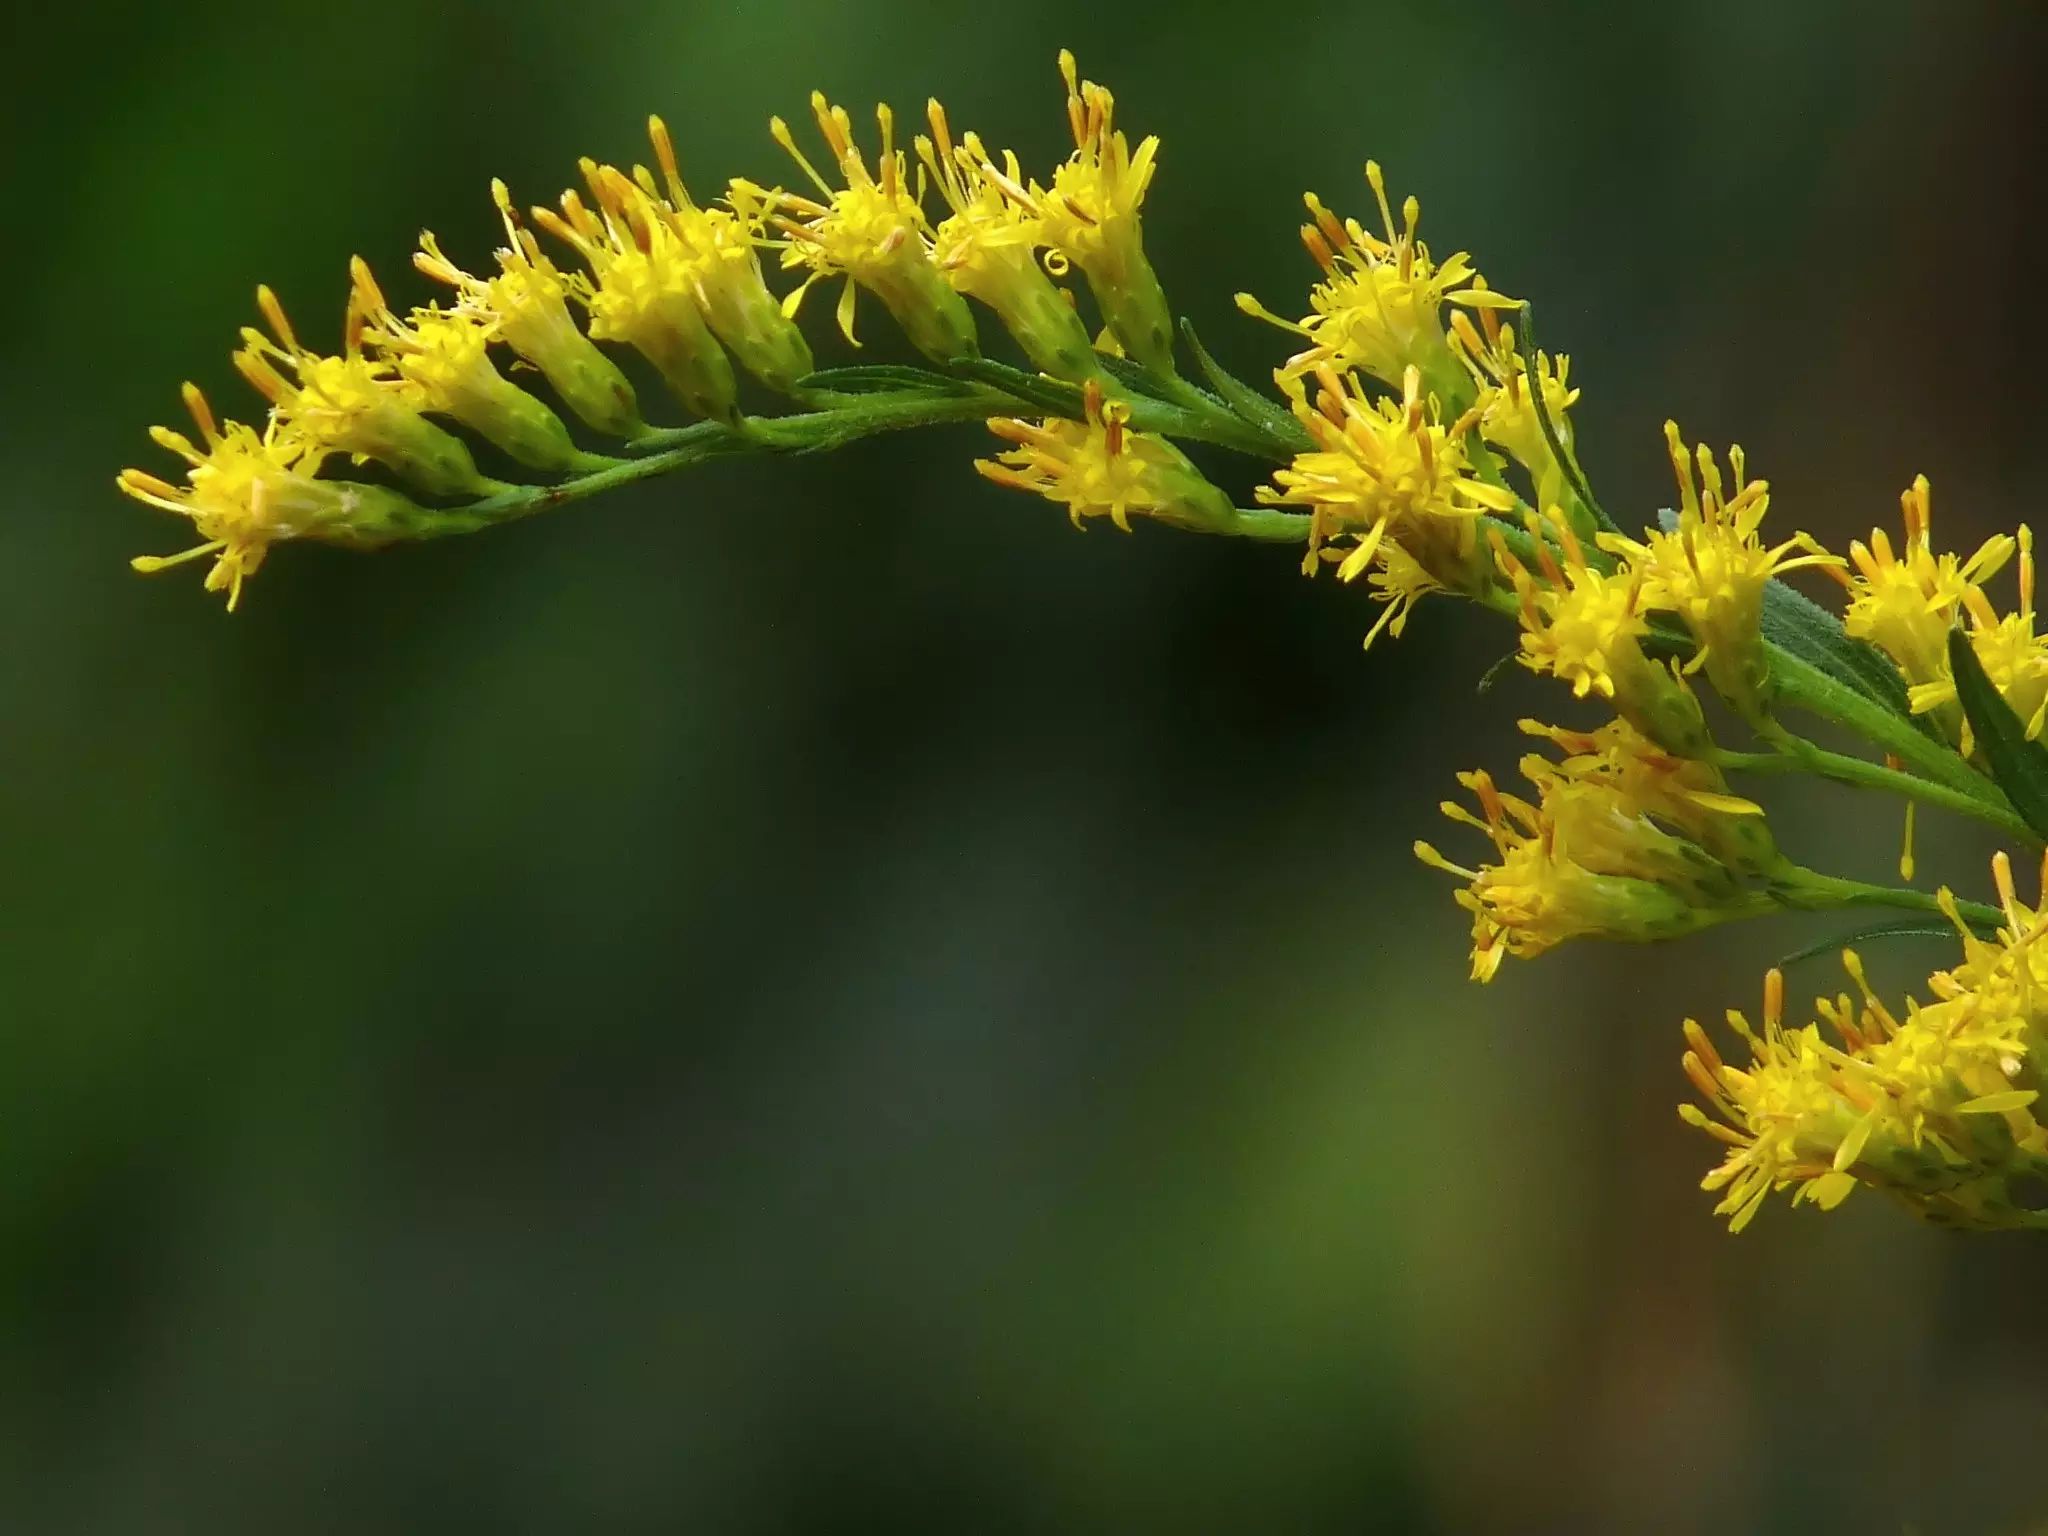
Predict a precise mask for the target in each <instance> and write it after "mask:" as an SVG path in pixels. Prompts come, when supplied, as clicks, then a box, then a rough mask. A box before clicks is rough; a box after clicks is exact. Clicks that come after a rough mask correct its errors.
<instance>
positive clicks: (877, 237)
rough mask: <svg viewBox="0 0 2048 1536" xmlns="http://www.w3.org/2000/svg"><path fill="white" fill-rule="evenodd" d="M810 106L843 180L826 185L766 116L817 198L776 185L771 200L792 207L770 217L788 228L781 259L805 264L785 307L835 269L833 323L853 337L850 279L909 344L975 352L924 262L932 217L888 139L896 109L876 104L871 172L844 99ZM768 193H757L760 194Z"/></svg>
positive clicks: (969, 319)
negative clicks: (839, 278) (842, 278)
mask: <svg viewBox="0 0 2048 1536" xmlns="http://www.w3.org/2000/svg"><path fill="white" fill-rule="evenodd" d="M811 112H812V114H813V115H814V116H815V117H816V118H817V120H818V131H819V132H820V133H821V134H823V135H824V138H825V144H826V147H827V148H829V149H830V150H831V151H832V164H833V166H834V168H835V169H836V170H837V171H838V172H839V175H840V177H841V179H842V180H843V181H844V182H845V183H846V185H845V186H843V187H834V186H833V185H832V184H831V183H830V182H828V181H827V180H826V179H825V178H824V177H823V176H821V175H819V174H818V170H817V167H816V166H814V165H812V164H811V162H810V160H809V159H808V158H806V157H805V155H804V152H803V151H802V150H801V149H799V148H797V143H796V139H795V138H794V136H792V135H791V133H790V131H789V124H787V123H786V122H784V121H783V120H782V119H781V118H779V117H778V118H775V119H773V120H772V121H771V122H770V123H769V125H768V127H769V131H770V132H771V133H773V134H774V136H775V142H776V143H778V144H780V145H781V146H782V147H783V148H784V149H786V150H788V151H789V154H790V157H791V158H792V159H794V160H795V161H796V163H797V164H798V166H800V167H801V168H802V170H803V173H804V174H805V175H806V176H808V177H809V178H810V179H811V182H812V184H813V185H815V186H816V187H817V189H818V191H819V193H820V194H821V195H822V196H823V198H824V201H823V202H818V201H816V200H815V199H812V198H808V197H802V196H798V195H796V194H794V193H787V192H785V193H781V194H779V195H778V196H777V197H776V199H775V201H777V202H778V203H779V205H780V206H782V207H786V208H788V209H790V210H791V211H792V212H794V213H795V214H797V215H799V217H796V218H790V217H788V216H786V215H781V214H778V215H776V216H775V220H774V222H775V224H776V225H777V227H779V228H780V229H782V230H784V231H786V232H787V233H788V235H789V237H790V243H789V246H788V248H787V249H786V250H785V251H784V252H783V255H782V260H783V265H784V266H787V267H808V268H809V269H810V274H811V275H810V276H809V277H808V278H806V279H805V280H804V284H803V286H802V287H801V288H798V289H797V290H796V291H795V292H794V293H792V294H791V295H790V297H789V299H788V301H787V304H786V308H787V312H788V313H790V314H794V313H795V312H796V307H797V305H798V304H800V303H801V302H802V298H803V295H804V294H805V293H806V292H807V291H808V290H809V288H810V286H811V284H812V283H815V282H817V281H819V280H820V279H822V278H826V277H830V276H832V275H834V274H835V273H841V272H843V273H845V274H846V279H847V281H846V288H845V291H844V292H843V293H842V294H841V295H840V300H839V328H840V330H841V331H843V332H845V334H846V339H847V340H848V341H851V342H853V343H854V344H855V345H856V346H858V345H859V341H858V339H857V338H856V337H855V336H854V333H853V320H854V294H855V291H856V285H858V287H860V288H865V289H867V290H868V292H870V293H872V294H873V295H874V296H875V297H876V298H878V299H880V300H881V301H882V304H883V305H884V307H886V308H887V309H888V311H889V313H890V315H891V316H892V317H893V318H894V319H895V321H896V323H897V325H899V326H900V327H902V329H903V334H904V335H905V336H907V337H909V338H910V342H911V345H912V346H914V347H916V348H917V350H918V351H920V352H922V353H923V354H924V355H925V356H926V357H929V358H931V359H932V360H933V361H934V362H941V363H944V362H951V361H952V360H953V359H954V358H956V357H972V356H974V355H975V351H976V348H975V339H974V317H973V316H972V315H971V314H969V313H968V310H967V305H966V302H965V301H964V300H963V299H962V298H961V297H960V295H959V294H957V293H955V292H954V291H953V289H952V287H951V285H950V284H948V283H947V282H946V280H945V279H944V278H942V277H941V276H940V275H939V270H938V268H937V267H936V266H935V265H934V264H933V262H932V254H931V249H930V238H931V226H930V223H929V221H928V220H927V219H926V218H925V215H924V210H923V209H922V208H921V207H920V206H919V205H918V203H919V199H918V191H917V189H916V188H915V187H914V186H913V185H912V184H911V182H910V179H909V175H908V166H907V164H906V162H905V158H904V154H903V151H901V150H900V149H898V148H897V147H896V116H895V114H894V113H893V112H891V111H890V110H889V108H888V107H887V106H886V105H883V106H878V107H876V108H875V121H876V123H877V124H878V125H879V127H880V128H881V134H882V152H881V154H880V155H879V156H878V157H877V158H876V161H875V168H874V170H872V171H870V170H869V169H868V164H867V161H866V160H865V159H864V158H863V157H862V155H861V152H860V150H859V148H858V147H857V146H856V145H855V144H854V142H853V123H852V120H851V119H850V118H849V117H848V116H847V114H846V109H845V108H844V107H835V106H833V105H831V104H830V103H829V102H827V101H826V100H825V97H824V93H823V92H819V91H813V92H812V93H811ZM766 195H767V194H763V196H766Z"/></svg>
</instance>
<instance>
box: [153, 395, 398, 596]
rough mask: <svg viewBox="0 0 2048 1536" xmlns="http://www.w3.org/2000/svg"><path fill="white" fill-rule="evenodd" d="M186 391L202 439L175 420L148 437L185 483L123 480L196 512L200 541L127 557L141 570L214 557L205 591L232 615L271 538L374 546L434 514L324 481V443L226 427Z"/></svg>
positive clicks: (273, 427)
mask: <svg viewBox="0 0 2048 1536" xmlns="http://www.w3.org/2000/svg"><path fill="white" fill-rule="evenodd" d="M184 395H185V406H186V408H187V409H188V410H189V411H190V412H191V413H192V420H193V422H194V424H195V425H196V426H197V428H198V431H199V438H200V441H199V443H197V444H195V443H194V442H193V441H192V440H191V439H190V438H188V437H186V436H185V435H184V434H183V433H179V432H174V431H172V430H171V429H170V428H168V427H153V428H151V429H150V436H151V437H153V438H155V439H156V441H157V442H158V443H159V444H161V445H162V446H163V447H165V448H168V449H170V450H171V451H172V452H173V453H175V454H177V455H178V456H179V457H180V458H182V459H184V460H185V462H186V464H187V465H188V466H189V468H188V469H187V470H186V473H185V480H186V483H185V484H184V485H183V486H176V485H172V484H170V483H169V482H168V481H165V480H161V479H159V478H158V477H157V476H155V475H153V474H150V473H148V472H147V471H146V470H140V469H126V470H123V471H122V472H121V475H120V478H119V481H118V484H119V485H120V487H121V489H122V490H124V491H126V492H127V493H128V494H129V495H130V496H133V497H134V498H135V499H136V500H137V501H140V502H145V503H147V504H148V505H150V506H153V507H160V508H162V509H163V510H164V511H166V512H175V513H177V514H178V515H179V516H180V517H185V518H189V519H191V521H192V526H193V528H194V529H195V530H196V531H197V532H198V534H199V536H200V539H201V541H202V542H200V543H199V544H196V545H194V546H193V547H192V548H190V549H188V550H186V551H184V552H183V553H182V554H176V555H169V556H159V555H138V556H137V557H136V558H135V559H134V560H133V561H131V562H130V563H131V564H132V565H133V566H134V568H135V569H136V570H138V571H142V572H145V573H149V572H155V571H161V570H165V569H168V568H169V567H171V566H174V565H183V564H184V563H185V562H186V561H188V560H198V559H201V558H204V557H206V556H208V555H210V556H212V557H213V566H212V569H210V570H209V571H208V572H207V574H206V590H207V591H209V592H226V593H227V595H228V608H229V610H230V611H231V612H232V611H233V609H234V608H235V607H236V605H237V604H239V603H240V602H241V599H242V583H243V582H244V581H246V580H247V579H248V578H249V577H251V576H253V575H255V574H256V571H257V569H258V568H259V567H260V566H261V565H262V564H263V557H264V556H265V555H267V554H268V553H269V552H270V546H271V545H272V544H275V543H278V542H280V541H281V540H285V539H322V540H325V541H327V542H328V543H333V544H346V545H351V546H353V547H355V548H358V549H369V548H374V547H376V546H377V545H379V544H382V543H385V542H387V541H389V540H391V539H393V538H398V537H402V536H403V535H404V534H405V533H407V532H409V531H411V530H412V529H414V528H415V527H417V526H418V524H419V523H420V521H421V520H422V519H424V518H425V517H427V516H428V514H426V513H424V512H423V511H422V510H421V509H420V508H418V507H416V506H414V505H413V504H412V503H411V502H409V501H407V500H406V499H405V498H404V497H403V496H400V495H399V494H398V493H397V492H395V491H389V490H386V489H384V488H383V487H382V486H374V485H356V484H351V483H349V482H347V481H339V480H322V479H319V478H317V476H318V473H319V469H320V461H321V459H322V457H323V456H324V454H325V453H326V450H325V449H324V448H322V447H320V446H319V445H318V444H316V443H313V442H311V441H309V440H308V439H307V438H305V437H304V436H302V435H301V434H300V433H299V432H298V431H297V430H295V429H294V428H292V427H291V426H290V425H288V424H287V423H285V422H283V421H279V420H273V421H272V422H271V424H270V426H269V427H268V428H267V429H266V430H264V431H263V432H260V433H259V432H257V431H256V430H255V428H253V427H247V426H244V425H242V424H241V423H240V422H234V421H231V422H228V423H227V424H226V425H225V426H221V425H219V424H217V423H216V421H215V419H214V415H213V410H212V408H211V407H210V406H209V405H208V404H207V402H206V397H205V396H204V395H202V394H201V393H200V392H199V390H198V387H197V386H195V385H192V384H187V385H186V386H185V390H184Z"/></svg>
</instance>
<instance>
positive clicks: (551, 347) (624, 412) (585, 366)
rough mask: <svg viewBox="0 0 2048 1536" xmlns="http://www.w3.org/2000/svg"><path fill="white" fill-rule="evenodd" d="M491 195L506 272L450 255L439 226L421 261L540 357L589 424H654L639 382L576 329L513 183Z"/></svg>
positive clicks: (501, 332)
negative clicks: (636, 387) (645, 417)
mask: <svg viewBox="0 0 2048 1536" xmlns="http://www.w3.org/2000/svg"><path fill="white" fill-rule="evenodd" d="M491 200H492V201H493V202H494V203H496V204H497V207H498V217H499V218H500V220H502V221H503V223H504V226H505V239H506V242H507V243H506V244H505V246H503V247H502V248H501V249H500V250H499V251H498V252H497V262H498V275H497V276H496V277H492V278H480V277H473V276H471V275H470V274H469V273H468V272H465V271H463V269H462V268H461V267H459V266H457V265H456V264H455V263H454V262H452V261H450V260H449V259H448V257H447V256H446V255H445V254H444V253H443V252H442V250H441V243H440V241H439V240H437V239H436V238H435V236H434V233H433V231H432V230H427V231H425V232H423V233H422V234H421V235H420V249H419V251H418V252H417V253H416V254H415V255H414V256H413V265H414V266H415V267H417V268H419V270H420V271H421V272H423V273H425V274H426V275H427V276H428V277H431V278H433V279H434V280H435V281H436V282H440V283H446V284H447V285H448V286H449V287H451V288H453V289H454V290H455V291H456V293H457V294H458V295H460V297H461V301H462V303H463V304H464V305H466V306H469V307H471V308H473V309H475V310H477V311H478V312H480V313H482V314H485V315H488V316H490V317H491V319H492V320H493V321H495V322H496V329H497V338H498V340H500V341H502V342H504V343H505V345H506V346H508V347H510V348H511V349H512V350H513V351H514V352H516V353H518V354H519V355H520V356H521V357H523V358H524V359H526V361H527V362H529V363H531V364H533V366H534V367H536V368H538V369H539V370H540V371H541V375H542V376H543V377H544V378H546V380H547V381H548V383H549V384H550V385H552V386H553V388H554V391H555V393H556V394H557V395H559V396H561V398H562V400H563V402H564V403H565V404H567V405H568V407H569V409H570V410H572V411H574V412H575V413H576V414H577V416H578V417H580V418H581V419H582V420H583V421H584V422H586V423H587V424H588V425H590V426H592V427H594V428H596V429H597V430H598V431H600V432H606V433H609V434H610V435H611V436H613V437H632V436H634V435H635V434H637V433H639V432H642V431H644V430H645V429H646V426H647V424H646V423H645V422H644V421H642V420H641V419H640V408H639V405H638V403H637V402H636V401H635V400H634V398H633V386H632V385H631V384H630V383H628V382H627V379H626V376H625V375H624V374H623V373H621V372H619V369H618V365H617V364H615V363H614V362H612V360H611V359H610V358H608V357H606V356H605V355H604V353H602V352H600V351H599V350H598V349H597V346H596V345H595V344H594V343H593V342H592V341H591V339H590V338H589V337H588V336H586V335H584V334H583V333H582V332H581V331H579V330H578V329H577V328H576V322H575V321H574V320H573V319H571V318H570V316H569V304H568V291H569V290H568V286H567V284H566V283H565V282H564V281H563V278H562V274H561V273H560V272H558V271H557V270H556V269H555V264H554V263H553V262H551V261H550V260H548V258H547V257H546V255H544V254H543V253H542V251H541V249H540V245H539V242H537V241H536V240H535V239H534V238H533V235H532V234H531V233H530V232H529V231H528V230H526V229H524V228H522V227H521V226H520V223H519V219H518V216H517V215H516V214H515V213H514V212H513V211H512V196H511V194H510V193H509V192H508V191H507V190H506V187H505V183H504V182H502V181H493V182H492V183H491Z"/></svg>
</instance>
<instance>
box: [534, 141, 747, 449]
mask: <svg viewBox="0 0 2048 1536" xmlns="http://www.w3.org/2000/svg"><path fill="white" fill-rule="evenodd" d="M581 169H582V172H583V179H584V182H585V184H586V185H587V186H588V187H589V188H590V196H591V200H592V201H593V202H595V203H596V205H597V208H596V210H594V211H593V210H592V208H591V207H590V206H589V205H588V204H586V203H585V202H584V201H583V199H582V198H581V197H579V196H578V195H577V194H576V193H575V192H564V193H563V194H562V211H561V212H560V213H559V214H556V213H554V212H553V211H551V210H549V209H546V208H536V209H534V210H533V218H534V222H535V223H537V224H539V225H540V226H541V228H543V229H545V230H546V231H547V232H548V233H549V234H551V235H553V236H555V237H556V238H557V239H560V240H563V241H566V242H567V243H568V244H570V245H572V246H574V247H575V249H576V251H577V254H578V255H580V256H582V258H583V260H584V262H585V263H586V264H587V265H588V266H589V268H590V274H589V275H588V276H585V275H583V274H582V273H575V274H571V275H570V277H569V278H568V283H569V291H570V293H571V294H573V295H574V296H575V298H576V299H577V300H578V302H580V303H581V304H582V305H583V306H584V307H585V308H587V309H588V310H589V311H590V334H591V335H592V336H595V337H596V338H597V339H598V340H600V341H619V342H624V343H625V344H626V345H627V346H629V347H632V348H633V349H634V350H635V351H637V352H639V353H640V355H641V356H642V357H645V358H646V359H647V360H648V362H650V363H652V364H653V365H654V370H655V372H657V373H659V374H660V375H661V377H662V382H663V383H665V384H667V385H668V387H669V390H670V392H671V393H672V394H674V395H675V397H676V399H677V400H679V401H681V402H682V404H683V406H684V408H685V409H687V410H690V411H693V412H695V413H696V414H697V415H699V416H703V417H706V418H708V419H710V420H714V421H731V420H734V419H736V418H737V414H738V410H739V405H738V400H739V385H738V381H737V380H736V379H735V378H734V377H733V371H732V360H731V359H730V358H728V357H727V356H726V354H725V350H724V348H722V347H720V346H719V344H718V342H717V340H716V339H715V338H714V337H713V336H712V334H711V327H710V325H709V323H708V322H707V321H706V320H705V318H704V314H703V306H702V304H701V303H700V302H699V299H698V295H697V282H696V271H695V267H696V263H695V261H694V259H693V258H692V256H691V253H690V252H689V251H688V249H687V248H686V247H685V246H684V244H683V242H682V240H681V238H680V237H679V236H678V235H677V233H676V231H675V229H674V227H673V225H672V224H671V223H670V221H669V220H668V218H667V217H666V216H665V215H664V211H663V209H662V207H661V206H660V204H659V202H658V201H657V199H656V198H655V197H654V196H653V195H652V194H650V193H649V192H648V191H647V190H646V188H644V187H642V186H641V185H640V184H639V183H637V182H635V181H634V180H633V179H632V178H630V177H628V176H627V175H625V173H623V172H622V171H619V170H616V169H614V168H613V167H611V166H609V165H599V164H598V163H597V162H596V161H594V160H589V159H585V160H584V161H582V162H581Z"/></svg>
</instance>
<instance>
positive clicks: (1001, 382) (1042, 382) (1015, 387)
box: [952, 357, 1081, 420]
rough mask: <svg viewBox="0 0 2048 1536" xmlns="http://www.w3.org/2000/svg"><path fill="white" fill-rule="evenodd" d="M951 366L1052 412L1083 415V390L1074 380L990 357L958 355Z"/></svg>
mask: <svg viewBox="0 0 2048 1536" xmlns="http://www.w3.org/2000/svg"><path fill="white" fill-rule="evenodd" d="M952 366H953V368H954V369H955V370H956V371H958V372H960V373H963V374H965V375H966V376H967V377H968V378H970V379H977V380H979V381H980V382H981V383H983V384H987V385H990V386H992V387H994V388H996V389H1000V390H1001V391H1002V392H1003V393H1004V394H1006V395H1010V396H1012V397H1013V398H1015V399H1018V400H1021V401H1023V402H1024V403H1025V404H1027V405H1034V406H1036V407H1038V409H1040V410H1042V411H1045V412H1047V413H1049V414H1051V415H1054V416H1065V417H1067V418H1069V419H1071V420H1078V419H1079V418H1080V415H1081V391H1080V390H1079V388H1077V387H1076V386H1074V385H1072V384H1067V383H1064V382H1062V381H1061V380H1059V379H1055V378H1049V377H1048V376H1046V375H1045V374H1042V373H1026V372H1025V371H1024V370H1023V369H1021V368H1012V367H1011V366H1010V365H1009V364H1008V363H999V362H997V361H996V360H995V359H994V358H990V357H963V358H957V359H955V360H954V362H953V364H952Z"/></svg>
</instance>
